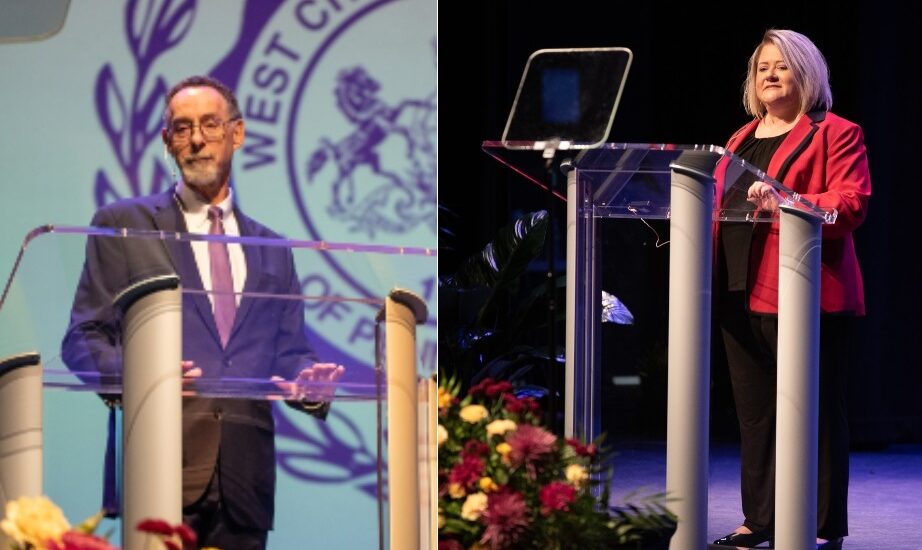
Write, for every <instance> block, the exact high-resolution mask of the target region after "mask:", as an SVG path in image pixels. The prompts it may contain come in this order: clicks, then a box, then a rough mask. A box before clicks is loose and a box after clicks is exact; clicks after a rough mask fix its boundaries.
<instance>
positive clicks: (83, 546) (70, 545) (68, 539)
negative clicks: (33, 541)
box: [48, 531, 117, 550]
mask: <svg viewBox="0 0 922 550" xmlns="http://www.w3.org/2000/svg"><path fill="white" fill-rule="evenodd" d="M48 550H117V548H115V547H114V546H112V545H111V544H109V541H107V540H105V539H101V538H99V537H95V536H93V535H88V534H86V533H80V532H79V531H68V532H66V533H64V536H63V537H61V542H56V541H53V540H52V541H48Z"/></svg>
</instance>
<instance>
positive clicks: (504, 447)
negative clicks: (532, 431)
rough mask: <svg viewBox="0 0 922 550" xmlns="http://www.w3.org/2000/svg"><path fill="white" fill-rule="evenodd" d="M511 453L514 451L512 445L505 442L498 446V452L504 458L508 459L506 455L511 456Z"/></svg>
mask: <svg viewBox="0 0 922 550" xmlns="http://www.w3.org/2000/svg"><path fill="white" fill-rule="evenodd" d="M510 451H512V445H510V444H508V443H506V442H505V441H503V442H502V443H500V444H499V445H497V446H496V452H497V453H499V456H501V457H503V458H506V455H507V454H509V452H510Z"/></svg>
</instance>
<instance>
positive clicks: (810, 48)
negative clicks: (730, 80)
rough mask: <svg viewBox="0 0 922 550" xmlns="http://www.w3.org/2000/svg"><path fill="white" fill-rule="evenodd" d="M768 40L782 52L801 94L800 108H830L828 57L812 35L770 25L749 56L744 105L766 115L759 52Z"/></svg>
mask: <svg viewBox="0 0 922 550" xmlns="http://www.w3.org/2000/svg"><path fill="white" fill-rule="evenodd" d="M766 44H772V45H773V46H775V47H776V48H778V51H780V52H781V57H782V58H783V59H784V61H785V63H787V65H788V69H789V70H790V71H791V74H792V76H793V80H794V86H795V88H796V90H797V93H798V95H799V96H800V112H801V113H806V112H808V111H814V110H820V109H821V110H824V111H828V110H830V109H831V108H832V89H830V87H829V66H828V65H827V64H826V58H825V57H823V54H822V53H821V52H820V50H819V49H818V48H817V47H816V45H815V44H814V43H813V42H811V41H810V39H809V38H807V37H806V36H804V35H802V34H800V33H799V32H794V31H791V30H786V29H769V30H767V31H765V35H764V36H762V42H761V43H759V45H758V46H757V47H756V49H755V51H754V52H752V57H750V58H749V71H748V73H747V74H746V81H745V82H744V83H743V108H745V109H746V113H748V114H750V115H752V116H755V117H758V118H763V117H764V116H765V105H763V104H762V102H761V101H759V96H758V94H757V93H756V91H757V90H756V72H757V70H758V63H759V54H760V53H761V52H762V48H763V47H764V46H765V45H766Z"/></svg>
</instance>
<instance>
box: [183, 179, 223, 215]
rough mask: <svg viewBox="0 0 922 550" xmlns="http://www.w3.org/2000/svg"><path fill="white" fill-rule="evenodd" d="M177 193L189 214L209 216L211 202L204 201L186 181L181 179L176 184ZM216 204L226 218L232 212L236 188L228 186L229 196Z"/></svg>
mask: <svg viewBox="0 0 922 550" xmlns="http://www.w3.org/2000/svg"><path fill="white" fill-rule="evenodd" d="M176 195H177V197H178V198H179V201H180V203H181V204H182V210H183V212H184V213H185V214H186V215H187V216H193V217H194V218H196V219H198V218H200V217H201V218H202V219H207V218H208V207H209V206H211V204H209V203H207V202H205V201H203V200H202V199H201V197H199V195H198V193H196V192H195V190H193V189H192V188H191V187H189V186H188V185H186V182H184V181H182V180H180V181H179V183H178V184H177V185H176ZM215 206H217V207H220V208H221V212H222V216H223V218H224V219H225V220H226V219H227V218H228V217H229V216H230V215H231V214H232V213H233V208H234V190H233V189H232V188H231V187H228V188H227V197H225V198H224V200H223V201H221V202H219V203H218V204H216V205H215Z"/></svg>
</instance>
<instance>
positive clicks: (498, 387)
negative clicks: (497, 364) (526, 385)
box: [484, 380, 512, 397]
mask: <svg viewBox="0 0 922 550" xmlns="http://www.w3.org/2000/svg"><path fill="white" fill-rule="evenodd" d="M511 391H512V384H510V383H509V382H506V381H505V380H504V381H502V382H497V383H495V384H490V385H489V386H487V387H486V389H485V390H484V393H486V394H487V397H496V396H497V395H500V394H503V393H507V392H511Z"/></svg>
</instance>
